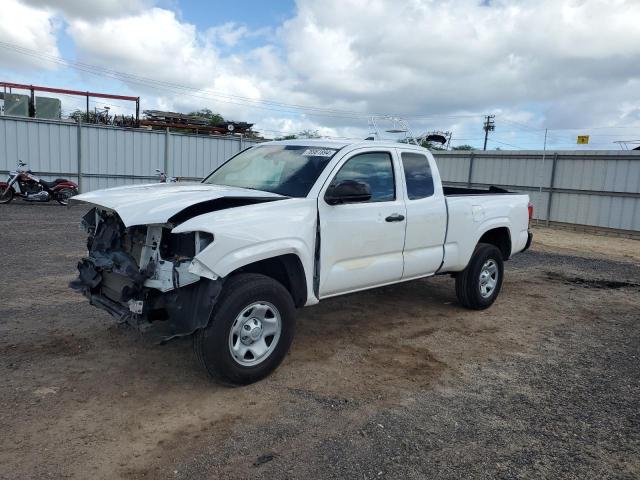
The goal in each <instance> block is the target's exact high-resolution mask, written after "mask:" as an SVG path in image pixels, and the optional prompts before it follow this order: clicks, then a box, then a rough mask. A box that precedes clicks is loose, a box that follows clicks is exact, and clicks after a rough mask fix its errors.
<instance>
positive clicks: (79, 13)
mask: <svg viewBox="0 0 640 480" xmlns="http://www.w3.org/2000/svg"><path fill="white" fill-rule="evenodd" d="M25 3H27V4H30V5H32V6H34V7H38V8H42V9H45V10H49V11H54V12H59V13H61V14H63V15H64V16H65V17H67V18H85V19H94V20H98V19H104V18H110V17H121V16H125V15H129V14H131V13H133V12H138V11H141V10H142V9H143V8H145V7H150V6H151V5H152V4H153V0H97V1H95V0H94V1H91V0H25Z"/></svg>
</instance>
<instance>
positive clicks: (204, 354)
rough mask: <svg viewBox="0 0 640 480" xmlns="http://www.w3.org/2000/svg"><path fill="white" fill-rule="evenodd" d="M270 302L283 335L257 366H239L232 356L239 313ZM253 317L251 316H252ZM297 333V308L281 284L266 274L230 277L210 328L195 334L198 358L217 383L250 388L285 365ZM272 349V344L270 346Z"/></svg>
mask: <svg viewBox="0 0 640 480" xmlns="http://www.w3.org/2000/svg"><path fill="white" fill-rule="evenodd" d="M259 302H268V303H269V304H271V305H272V306H274V307H275V308H276V309H277V313H278V314H279V316H280V325H281V328H280V333H279V337H278V338H277V340H276V339H275V337H273V338H272V340H271V341H272V342H273V341H276V342H277V343H276V345H275V346H274V347H273V349H272V350H271V352H270V354H268V355H267V356H266V357H265V358H264V360H262V361H261V362H260V363H258V364H257V365H252V366H246V365H242V364H240V363H239V361H238V360H236V359H235V358H234V355H232V353H231V348H230V344H229V342H230V341H231V340H230V338H235V337H230V335H232V328H233V327H234V325H237V324H236V321H237V319H238V318H239V316H240V314H241V313H242V312H243V311H244V310H246V309H247V308H248V307H249V306H251V305H252V304H254V303H259ZM250 316H251V315H250ZM243 318H244V317H243ZM294 333H295V306H294V304H293V299H292V298H291V295H290V294H289V292H288V291H287V289H286V288H284V286H282V284H280V283H279V282H277V281H276V280H274V279H272V278H269V277H266V276H264V275H259V274H254V273H241V274H238V275H234V276H232V277H231V278H229V279H228V280H227V281H226V282H225V285H224V287H223V289H222V292H221V293H220V297H219V298H218V301H217V302H216V305H215V307H214V309H213V312H212V314H211V319H210V321H209V325H208V326H206V327H205V328H202V329H200V330H198V331H197V332H196V333H195V335H194V341H193V347H194V351H195V354H196V357H197V358H198V360H199V361H200V363H201V364H202V366H203V367H204V369H205V370H206V371H207V373H208V374H209V375H210V376H211V377H213V378H214V379H216V380H218V381H222V382H223V383H228V384H234V385H247V384H249V383H253V382H257V381H258V380H261V379H263V378H264V377H266V376H267V375H269V374H270V373H271V372H273V371H274V370H275V369H276V368H277V367H278V365H280V363H281V362H282V360H283V359H284V357H285V356H286V354H287V352H288V351H289V347H290V346H291V341H292V340H293V336H294ZM269 348H271V345H269Z"/></svg>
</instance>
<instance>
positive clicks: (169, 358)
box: [0, 202, 640, 479]
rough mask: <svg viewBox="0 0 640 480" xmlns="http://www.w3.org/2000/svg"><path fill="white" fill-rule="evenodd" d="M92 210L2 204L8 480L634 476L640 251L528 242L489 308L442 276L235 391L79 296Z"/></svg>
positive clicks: (598, 242) (386, 294) (334, 329)
mask: <svg viewBox="0 0 640 480" xmlns="http://www.w3.org/2000/svg"><path fill="white" fill-rule="evenodd" d="M85 210H86V209H85V208H81V207H73V208H64V207H60V206H55V205H27V204H24V203H22V204H21V203H18V202H16V203H15V204H11V205H8V206H5V205H2V206H0V258H2V267H3V268H2V276H1V280H0V379H1V382H0V432H1V434H0V478H3V479H16V478H21V479H23V478H29V479H31V478H56V479H58V478H82V479H84V478H109V479H111V478H125V479H133V478H170V479H186V478H209V479H218V478H225V479H236V478H238V479H240V478H263V479H272V478H277V479H281V478H290V479H297V478H304V479H325V478H327V479H328V478H336V479H343V478H358V479H372V478H376V479H377V478H410V479H424V478H437V479H460V478H504V479H515V478H518V479H534V478H535V479H539V478H549V479H558V478H569V479H574V478H575V479H579V478H580V479H582V478H620V479H636V478H639V477H640V361H639V359H640V295H639V293H640V265H639V261H638V260H639V257H640V242H638V241H634V240H624V239H617V238H615V239H612V238H608V237H599V236H590V235H579V234H575V233H573V234H571V235H568V234H567V232H557V231H554V230H549V229H536V235H537V236H538V237H539V238H540V242H536V241H535V240H534V246H533V249H532V250H531V251H530V252H527V253H525V254H522V255H518V256H516V257H515V258H514V259H513V260H511V261H510V262H508V263H507V267H506V280H505V283H504V286H503V291H502V293H501V295H500V298H499V299H498V301H497V303H496V304H495V305H494V306H493V307H492V308H490V309H489V310H487V311H483V312H475V311H468V310H465V309H463V308H461V307H460V306H459V305H458V304H457V302H456V298H455V294H454V289H453V281H452V279H451V278H449V277H447V276H442V277H438V278H433V279H428V280H421V281H416V282H411V283H407V284H400V285H397V286H393V287H387V288H383V289H380V290H373V291H369V292H364V293H359V294H355V295H349V296H345V297H342V298H336V299H331V300H327V301H323V302H321V304H320V305H318V306H315V307H311V308H307V309H304V310H301V311H300V312H299V317H298V331H297V336H296V339H295V340H294V343H293V346H292V350H291V352H290V354H289V356H288V357H287V359H286V360H285V362H284V363H283V365H282V366H281V367H280V368H279V369H278V370H277V371H276V373H275V374H273V375H272V376H270V377H269V378H267V379H266V380H264V381H262V382H260V383H258V384H255V385H252V386H248V387H242V388H228V387H223V386H220V385H218V384H216V383H214V382H213V381H211V380H209V379H208V378H207V377H206V375H205V374H204V373H203V372H202V371H201V370H200V369H199V367H198V365H197V363H196V361H195V359H194V356H193V353H192V351H191V343H190V341H189V340H188V339H184V340H180V341H174V342H170V343H169V344H167V345H163V346H160V345H156V344H154V343H152V342H150V341H149V339H148V337H147V336H145V335H142V334H139V333H137V332H135V331H133V330H131V329H128V328H123V327H118V326H116V325H115V324H114V320H113V319H112V318H111V317H110V316H109V315H107V314H106V313H104V312H102V311H99V310H97V309H95V308H93V307H91V306H90V305H89V304H88V302H87V301H86V300H85V299H84V298H82V297H81V296H80V295H78V294H76V293H74V292H72V291H71V290H69V289H68V288H67V283H68V282H69V281H70V280H71V279H72V278H73V277H74V276H75V273H74V270H75V264H76V262H77V260H78V259H79V258H80V257H81V256H82V255H83V250H84V234H82V233H81V232H80V231H79V229H78V222H79V219H80V217H81V215H82V214H83V213H84V211H85Z"/></svg>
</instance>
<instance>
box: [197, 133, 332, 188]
mask: <svg viewBox="0 0 640 480" xmlns="http://www.w3.org/2000/svg"><path fill="white" fill-rule="evenodd" d="M337 151H338V149H337V148H325V147H312V146H303V145H264V146H256V147H253V148H250V149H249V150H245V151H244V152H242V153H239V154H238V155H236V156H235V157H233V158H231V159H230V160H229V161H228V162H226V163H224V164H223V165H222V166H220V168H218V169H217V170H216V171H214V172H213V173H212V174H211V175H209V176H208V177H207V178H205V179H204V180H203V183H210V184H214V185H227V186H231V187H241V188H251V189H253V190H263V191H265V192H273V193H278V194H280V195H286V196H287V197H306V196H307V194H308V193H309V190H311V187H312V186H313V184H314V183H315V182H316V180H317V179H318V176H319V175H320V173H321V172H322V170H324V167H326V166H327V163H329V160H331V158H332V157H333V156H334V155H335V154H336V152H337Z"/></svg>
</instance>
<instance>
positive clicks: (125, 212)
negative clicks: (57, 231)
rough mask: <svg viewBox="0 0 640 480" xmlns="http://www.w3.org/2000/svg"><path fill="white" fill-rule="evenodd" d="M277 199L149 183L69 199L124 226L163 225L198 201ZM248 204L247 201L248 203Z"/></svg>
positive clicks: (234, 190) (266, 194)
mask: <svg viewBox="0 0 640 480" xmlns="http://www.w3.org/2000/svg"><path fill="white" fill-rule="evenodd" d="M221 198H229V199H234V198H236V199H247V200H249V201H250V200H251V199H255V200H256V201H259V200H260V199H277V198H286V197H283V196H282V195H278V194H276V193H270V192H262V191H257V190H249V189H244V188H236V187H226V186H222V185H208V184H204V183H187V182H178V183H150V184H145V185H127V186H124V187H115V188H107V189H105V190H95V191H93V192H88V193H83V194H81V195H77V196H75V197H72V199H71V200H72V201H74V202H75V201H78V202H85V203H91V204H93V205H97V206H100V207H104V208H107V209H109V210H113V211H115V212H116V213H117V214H118V215H119V216H120V218H121V219H122V222H123V223H124V225H125V226H126V227H130V226H132V225H151V224H158V223H166V222H167V221H168V220H169V218H171V217H172V216H174V215H175V214H177V213H179V212H181V211H183V210H184V209H186V208H188V207H192V206H194V205H197V204H199V203H202V202H209V201H212V200H216V199H221ZM250 203H251V202H250Z"/></svg>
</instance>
